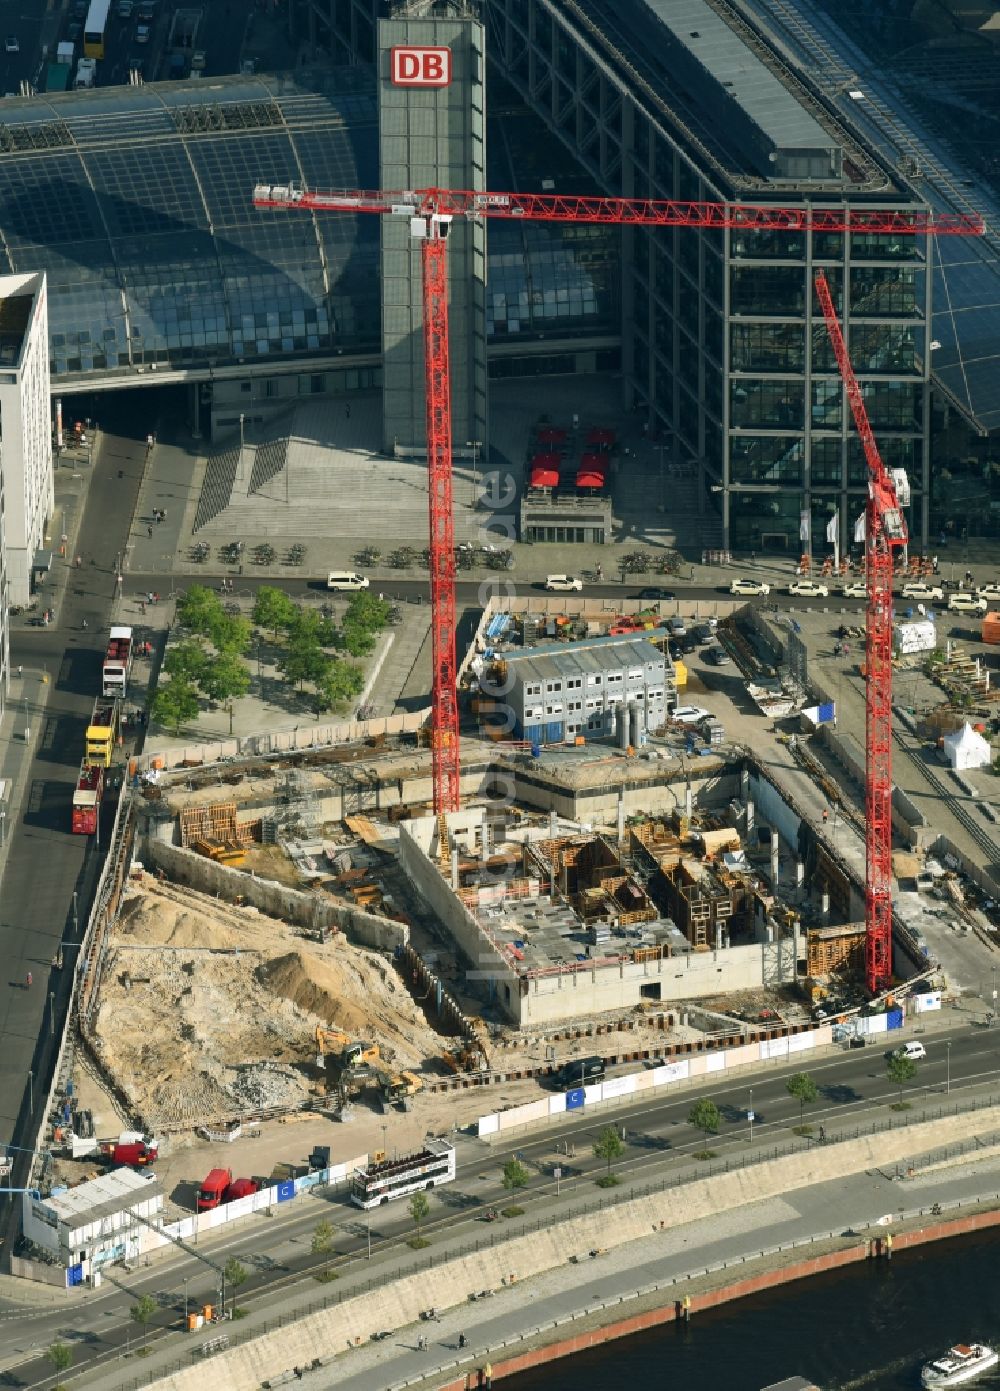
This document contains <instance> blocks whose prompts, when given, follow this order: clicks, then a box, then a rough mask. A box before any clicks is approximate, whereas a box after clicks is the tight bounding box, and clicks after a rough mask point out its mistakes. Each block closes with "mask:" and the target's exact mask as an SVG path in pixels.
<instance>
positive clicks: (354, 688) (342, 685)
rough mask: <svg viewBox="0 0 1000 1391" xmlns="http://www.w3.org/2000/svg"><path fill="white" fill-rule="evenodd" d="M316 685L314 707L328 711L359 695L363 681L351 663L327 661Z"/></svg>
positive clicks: (362, 677)
mask: <svg viewBox="0 0 1000 1391" xmlns="http://www.w3.org/2000/svg"><path fill="white" fill-rule="evenodd" d="M315 684H316V707H317V709H318V710H329V709H330V708H331V706H334V705H340V704H341V703H342V702H343V701H345V700H350V699H351V697H352V696H356V695H358V694H360V692H361V690H362V689H363V687H364V684H365V681H364V676H363V675H362V673H361V671H360V670H359V669H358V668H357V667H356V666H355V665H354V663H353V662H338V661H335V660H332V659H328V663H327V668H326V670H325V671H324V673H323V675H322V677H321V678H320V679H319V680H318V681H317V682H316V683H315Z"/></svg>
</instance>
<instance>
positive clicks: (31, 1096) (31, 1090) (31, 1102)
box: [28, 1067, 35, 1116]
mask: <svg viewBox="0 0 1000 1391" xmlns="http://www.w3.org/2000/svg"><path fill="white" fill-rule="evenodd" d="M34 1113H35V1077H34V1074H33V1073H32V1071H31V1068H30V1067H29V1068H28V1115H29V1116H33V1115H34Z"/></svg>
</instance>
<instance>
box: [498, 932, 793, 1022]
mask: <svg viewBox="0 0 1000 1391" xmlns="http://www.w3.org/2000/svg"><path fill="white" fill-rule="evenodd" d="M766 950H768V949H767V948H765V946H764V945H763V944H761V945H757V944H755V945H753V946H748V947H730V948H729V949H728V950H727V951H718V952H717V951H711V952H689V953H687V954H686V955H684V956H672V957H666V958H661V959H660V960H659V961H640V962H631V961H627V962H617V963H615V964H613V965H606V966H585V967H581V969H580V970H577V971H572V972H561V973H560V974H558V975H550V976H543V977H541V978H539V977H534V978H533V979H530V980H528V982H527V986H528V993H527V994H526V995H525V996H524V998H523V999H522V1000H521V1022H522V1024H525V1025H529V1024H555V1023H561V1022H563V1021H564V1020H571V1019H578V1018H580V1016H581V1015H587V1014H599V1013H603V1012H604V1011H606V1010H621V1009H631V1008H632V1007H633V1006H634V1005H637V1004H640V1003H649V1002H650V1001H655V1002H656V1003H660V1004H670V1003H671V1002H672V1001H675V1000H695V999H699V998H700V997H701V996H703V995H713V994H716V993H719V992H723V991H730V990H757V989H760V987H761V985H762V984H763V981H764V969H765V951H766ZM788 960H789V965H790V966H791V962H792V953H791V951H790V950H789V952H788ZM769 974H770V968H769ZM657 985H658V986H659V989H660V993H659V995H656V994H653V995H648V994H647V995H645V996H644V995H643V994H642V987H643V986H645V987H646V988H647V990H648V989H650V988H651V987H654V986H657Z"/></svg>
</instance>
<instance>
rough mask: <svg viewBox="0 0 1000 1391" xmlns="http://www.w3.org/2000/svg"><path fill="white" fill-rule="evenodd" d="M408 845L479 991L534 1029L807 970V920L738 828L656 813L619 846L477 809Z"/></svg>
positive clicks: (413, 824) (432, 822) (422, 825)
mask: <svg viewBox="0 0 1000 1391" xmlns="http://www.w3.org/2000/svg"><path fill="white" fill-rule="evenodd" d="M400 854H401V859H402V863H403V866H404V868H405V869H406V871H407V873H408V875H409V876H410V878H411V880H412V881H413V882H414V884H415V885H416V887H417V888H418V890H419V891H420V893H421V894H422V896H423V897H424V899H425V900H426V901H427V902H428V903H429V905H430V906H431V908H432V909H433V910H434V912H435V913H436V915H437V917H438V919H439V920H440V922H441V923H442V924H444V926H445V927H446V928H447V929H448V931H449V932H450V933H451V935H452V937H453V938H454V940H455V943H456V945H457V947H458V948H459V950H460V951H461V953H462V955H463V956H464V957H465V958H466V960H467V961H468V962H471V963H472V967H473V969H472V970H471V971H470V972H469V977H468V978H469V980H470V983H471V984H472V985H473V988H476V989H479V990H480V991H481V993H482V994H483V995H484V996H485V997H486V1003H487V1004H496V1005H497V1006H498V1007H499V1008H500V1009H501V1010H502V1011H503V1013H504V1014H506V1015H507V1016H508V1017H509V1018H510V1019H511V1020H513V1022H514V1023H516V1024H517V1025H519V1026H522V1027H525V1026H531V1025H548V1024H553V1023H557V1022H560V1021H563V1020H566V1019H574V1018H580V1017H582V1016H586V1015H592V1014H598V1013H602V1012H605V1011H611V1010H622V1009H629V1008H634V1007H636V1006H641V1005H646V1004H649V1005H653V1004H660V1003H662V1002H670V1001H676V1000H692V999H696V998H698V997H704V996H708V995H717V994H718V993H720V992H727V991H742V990H748V989H753V988H755V987H759V986H761V985H770V986H778V985H791V984H793V983H794V982H795V980H796V979H797V977H798V976H800V975H801V968H800V967H799V966H798V965H797V963H798V961H799V957H800V955H801V951H800V932H799V919H798V917H797V915H795V914H794V913H792V914H787V913H785V914H782V913H778V912H775V911H774V897H773V895H772V894H771V893H770V892H769V891H768V887H767V885H766V883H765V882H764V880H763V879H762V878H761V876H760V874H759V873H758V872H757V871H756V870H755V869H754V868H753V867H752V866H751V865H750V864H749V863H748V862H747V861H746V859H745V857H744V856H743V851H742V847H741V843H740V837H739V834H738V833H737V832H736V831H735V830H732V829H724V828H717V829H710V828H706V829H703V828H701V827H700V826H699V827H691V826H688V825H687V824H675V825H674V826H673V827H671V826H669V825H668V824H667V823H666V822H646V823H643V824H642V825H640V826H638V827H634V828H629V832H628V835H627V837H626V838H625V839H624V841H623V842H622V844H621V847H619V845H617V844H616V843H615V842H614V841H613V840H612V839H611V838H609V837H607V836H604V835H601V834H599V833H596V832H594V831H588V830H583V829H582V828H580V827H579V826H571V825H566V826H560V825H559V824H558V823H557V821H556V819H555V818H554V817H553V818H547V819H545V820H544V821H540V822H538V823H537V824H534V825H532V824H528V823H527V822H525V821H524V820H523V819H521V818H518V819H517V820H514V819H513V818H509V820H508V821H501V820H498V819H496V818H494V817H493V816H491V815H489V814H488V813H487V811H486V809H485V808H475V809H469V810H466V811H462V812H458V813H455V814H453V815H451V816H448V817H440V818H435V817H430V816H428V817H423V818H418V819H415V820H412V821H408V822H405V823H403V824H402V825H401V826H400Z"/></svg>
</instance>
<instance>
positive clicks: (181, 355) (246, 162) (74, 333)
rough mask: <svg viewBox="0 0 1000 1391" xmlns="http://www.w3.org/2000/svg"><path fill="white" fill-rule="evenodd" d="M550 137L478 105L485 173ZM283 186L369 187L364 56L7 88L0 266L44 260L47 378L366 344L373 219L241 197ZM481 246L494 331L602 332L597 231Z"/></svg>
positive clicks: (614, 251) (373, 307)
mask: <svg viewBox="0 0 1000 1391" xmlns="http://www.w3.org/2000/svg"><path fill="white" fill-rule="evenodd" d="M514 101H515V103H518V99H517V98H514ZM554 144H555V141H554V137H548V136H545V134H544V132H543V135H542V138H541V139H539V136H538V129H537V122H535V121H534V119H533V118H529V117H528V116H527V113H526V112H525V110H524V109H523V107H520V106H519V105H516V109H508V110H505V111H502V112H500V113H498V114H497V115H496V116H495V117H494V118H493V119H492V121H491V122H490V127H489V130H488V136H487V149H488V151H490V156H489V177H490V179H491V180H492V181H493V182H492V184H491V186H493V187H500V188H506V187H519V186H523V185H522V184H518V183H517V182H516V181H515V179H514V174H513V169H514V168H515V167H517V168H518V169H519V170H524V169H526V168H529V167H531V165H532V163H533V162H536V163H537V164H538V166H539V167H540V168H544V167H547V162H549V161H550V160H551V159H552V158H554V157H555V150H554V149H553V148H552V146H553V145H554ZM559 157H560V158H561V159H562V161H563V163H564V164H565V153H564V152H562V151H561V150H560V153H559ZM289 180H293V181H298V182H301V183H304V184H305V185H307V186H308V187H312V188H375V187H377V186H378V183H379V174H378V112H377V106H376V100H375V83H374V75H373V72H372V70H371V69H370V68H338V69H334V70H332V71H327V72H323V73H314V72H310V73H308V74H302V75H300V76H298V77H297V79H296V81H295V82H290V81H288V80H287V79H282V80H279V79H275V78H268V77H253V78H245V77H244V78H222V79H213V81H212V83H211V84H210V85H209V84H200V85H199V84H195V83H177V84H155V85H151V86H148V87H122V88H99V89H96V90H92V91H83V92H79V93H66V94H62V95H57V96H48V95H39V96H35V97H31V98H30V99H20V98H16V97H9V98H7V100H6V101H5V103H4V138H3V139H2V140H0V274H4V273H7V272H10V271H15V272H16V271H21V270H30V271H34V270H37V269H44V270H46V272H47V274H48V286H49V328H50V339H49V342H50V359H51V371H52V377H53V380H54V381H55V382H56V383H57V384H62V385H63V386H64V387H68V386H71V385H76V386H78V385H83V384H85V382H83V381H81V380H79V379H81V378H82V379H86V378H87V377H91V376H102V377H106V376H109V375H110V376H115V375H120V376H122V377H127V376H128V375H129V374H131V373H134V372H135V371H137V370H138V369H140V368H142V369H147V370H148V369H149V368H150V367H152V366H154V365H155V366H156V367H158V368H160V369H161V370H169V369H183V370H185V371H187V372H190V373H191V374H192V376H194V377H198V376H203V377H207V376H208V375H209V372H210V370H211V369H212V368H214V367H217V366H222V365H231V364H233V363H236V362H241V363H246V364H248V365H249V366H251V367H253V368H256V369H257V370H259V369H261V368H263V367H266V366H269V365H273V364H276V363H279V362H280V361H282V360H283V359H287V358H289V357H301V358H303V360H304V361H305V360H308V359H309V358H310V357H311V358H314V359H316V358H328V357H330V356H331V355H333V354H336V353H361V352H364V353H371V352H377V351H378V350H379V342H380V301H379V242H380V229H379V219H378V218H376V217H351V216H349V215H345V214H341V213H330V214H320V215H316V216H307V215H304V214H289V213H285V212H258V211H256V210H255V209H254V208H253V207H252V205H251V193H252V190H253V186H254V184H255V183H259V182H264V183H267V182H275V183H287V182H288V181H289ZM488 245H489V279H490V293H489V296H488V301H487V312H488V329H489V333H490V335H491V336H492V337H493V338H495V339H496V340H497V341H501V340H502V341H510V339H511V338H513V337H515V336H519V337H521V338H531V337H532V336H534V337H538V336H539V335H541V334H547V335H551V334H552V333H553V332H554V331H556V330H558V331H563V332H565V333H566V336H570V335H571V334H578V333H579V332H581V331H587V330H594V331H601V332H609V331H611V332H614V331H617V330H618V328H619V327H620V317H619V315H620V289H619V287H620V273H619V270H618V264H619V259H620V235H619V233H618V232H617V230H616V229H614V228H601V227H597V228H587V227H557V228H547V227H544V226H539V225H537V224H533V225H531V226H528V225H524V226H518V225H516V224H513V223H494V224H492V225H491V227H490V235H489V243H488Z"/></svg>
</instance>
